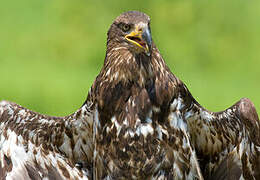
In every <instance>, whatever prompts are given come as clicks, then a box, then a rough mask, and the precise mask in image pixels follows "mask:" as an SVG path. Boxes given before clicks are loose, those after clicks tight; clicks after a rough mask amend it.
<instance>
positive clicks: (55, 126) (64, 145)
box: [0, 100, 93, 179]
mask: <svg viewBox="0 0 260 180" xmlns="http://www.w3.org/2000/svg"><path fill="white" fill-rule="evenodd" d="M92 104H93V103H92V102H91V101H89V100H87V101H86V103H85V104H84V105H83V106H82V107H81V108H80V109H79V110H78V111H76V112H75V113H74V114H72V115H70V116H67V117H51V116H46V115H41V114H38V113H35V112H32V111H30V110H28V109H26V108H23V107H21V106H19V105H17V104H15V103H12V102H8V101H1V102H0V179H43V178H44V177H46V178H49V179H76V178H78V179H87V178H88V177H90V174H91V172H90V171H91V163H92V154H93V140H92V135H93V134H92V131H93V129H92V125H93V113H92V112H93V109H92V108H93V107H92ZM77 165H78V166H82V165H83V166H84V169H82V170H80V169H79V168H78V167H76V166H77ZM80 168H81V167H80Z"/></svg>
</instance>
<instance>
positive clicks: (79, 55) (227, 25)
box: [0, 0, 260, 116]
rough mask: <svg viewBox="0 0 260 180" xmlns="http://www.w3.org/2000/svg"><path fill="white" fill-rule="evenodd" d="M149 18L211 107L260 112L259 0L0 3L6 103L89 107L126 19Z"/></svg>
mask: <svg viewBox="0 0 260 180" xmlns="http://www.w3.org/2000/svg"><path fill="white" fill-rule="evenodd" d="M128 10H139V11H143V12H145V13H147V14H148V15H150V17H151V19H152V22H151V26H152V35H153V40H154V41H155V43H156V44H157V46H158V48H159V49H160V51H161V53H162V55H163V57H164V59H165V61H166V62H167V64H168V65H169V66H170V69H171V70H172V72H173V73H174V74H176V75H177V76H178V77H179V78H180V79H182V80H183V81H184V82H185V84H186V85H187V86H188V88H189V89H190V91H191V92H192V94H193V96H194V97H195V98H196V99H197V100H198V101H199V102H200V103H201V104H202V105H203V106H204V107H206V108H208V109H209V110H212V111H220V110H223V109H224V108H227V107H229V106H230V105H232V104H233V103H235V102H236V101H237V100H239V99H240V98H242V97H249V98H250V99H251V100H252V101H253V102H254V103H255V105H256V108H257V110H258V111H259V112H260V95H259V92H260V83H259V81H260V80H259V79H260V1H257V0H250V1H244V0H229V1H226V0H218V1H206V0H191V1H188V0H174V1H170V0H168V1H139V0H131V1H123V0H121V1H115V0H112V1H100V0H97V1H86V0H74V1H67V0H44V1H43V0H38V1H35V0H27V1H20V0H12V1H2V2H1V3H0V100H2V99H6V100H10V101H14V102H16V103H18V104H21V105H22V106H25V107H27V108H30V109H32V110H34V111H38V112H41V113H44V114H50V115H55V116H63V115H67V114H70V113H72V112H74V111H75V110H76V109H77V108H79V107H80V106H81V105H82V103H83V102H84V100H85V98H86V96H87V93H88V89H89V88H90V86H91V84H92V82H93V81H94V79H95V77H96V76H97V74H98V73H99V71H100V69H101V66H102V64H103V60H104V56H105V45H106V32H107V30H108V28H109V26H110V24H111V23H112V21H113V20H114V18H115V17H117V16H118V15H119V14H120V13H122V12H124V11H128Z"/></svg>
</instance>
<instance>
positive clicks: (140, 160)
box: [95, 88, 189, 179]
mask: <svg viewBox="0 0 260 180" xmlns="http://www.w3.org/2000/svg"><path fill="white" fill-rule="evenodd" d="M134 91H135V90H133V91H132V92H134ZM149 91H150V92H149ZM153 91H154V90H153V88H150V89H149V88H143V89H141V90H140V91H139V92H138V93H136V92H134V93H131V96H129V98H128V99H127V101H126V102H125V103H124V104H122V105H121V106H120V108H119V109H120V110H119V111H118V110H115V111H114V112H113V115H112V116H111V118H110V119H106V120H104V119H103V120H101V121H103V122H104V121H106V123H103V124H102V125H101V126H100V127H99V128H98V129H97V133H96V154H97V157H96V161H95V163H96V173H97V174H98V175H97V176H99V177H106V176H109V177H115V178H116V177H126V178H129V179H133V178H140V177H143V178H145V177H150V176H153V175H154V174H155V173H156V172H158V171H159V170H160V169H163V168H166V169H167V168H170V167H171V166H172V164H173V162H174V161H177V160H176V159H178V158H179V151H180V149H182V146H186V147H185V148H186V149H185V148H184V149H182V151H181V152H182V153H183V152H185V151H186V152H188V150H187V149H189V145H188V146H187V145H186V144H185V145H184V144H183V142H184V143H186V142H187V139H186V140H185V138H186V136H185V133H184V132H183V130H181V129H178V127H176V128H175V127H174V126H175V125H179V124H180V123H177V121H182V119H181V118H182V116H181V115H179V114H178V112H173V114H171V113H170V112H169V110H170V108H169V107H167V105H165V106H166V107H162V106H158V105H156V103H154V100H153V99H152V98H156V97H155V96H154V95H153V94H152V93H153ZM151 92H152V93H151ZM168 106H169V105H168ZM172 116H174V117H176V118H175V119H173V118H172ZM99 117H101V118H104V117H105V116H99ZM173 121H176V122H173ZM180 145H181V146H180ZM174 156H176V157H174ZM177 156H178V157H177ZM185 158H186V157H185ZM180 162H181V161H180Z"/></svg>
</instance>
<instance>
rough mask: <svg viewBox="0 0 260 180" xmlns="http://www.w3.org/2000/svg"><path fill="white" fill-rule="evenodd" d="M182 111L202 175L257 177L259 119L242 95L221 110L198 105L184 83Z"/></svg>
mask: <svg viewBox="0 0 260 180" xmlns="http://www.w3.org/2000/svg"><path fill="white" fill-rule="evenodd" d="M180 97H181V98H182V99H183V102H184V104H185V108H184V109H185V110H184V113H183V116H184V118H185V119H186V121H187V124H188V129H189V132H190V135H191V141H192V143H193V145H194V146H195V149H196V153H197V155H198V158H199V160H200V164H201V167H202V171H204V173H203V174H204V176H205V178H209V179H213V178H216V179H239V178H245V179H260V173H259V170H260V121H259V118H258V115H257V112H256V109H255V107H254V105H253V103H252V102H251V101H250V100H249V99H247V98H243V99H241V100H240V101H238V102H237V103H236V104H234V105H233V106H231V107H230V108H227V109H226V110H224V111H221V112H217V113H215V112H210V111H208V110H206V109H204V108H203V107H202V106H200V104H199V103H197V102H196V100H195V99H194V98H193V97H192V96H191V94H190V93H189V91H188V89H187V87H186V86H183V89H182V92H181V94H180Z"/></svg>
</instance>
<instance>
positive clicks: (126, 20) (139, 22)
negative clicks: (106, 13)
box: [107, 11, 152, 56]
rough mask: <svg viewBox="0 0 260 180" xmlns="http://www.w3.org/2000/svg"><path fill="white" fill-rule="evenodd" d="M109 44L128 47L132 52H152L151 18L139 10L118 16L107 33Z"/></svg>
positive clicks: (148, 54)
mask: <svg viewBox="0 0 260 180" xmlns="http://www.w3.org/2000/svg"><path fill="white" fill-rule="evenodd" d="M107 36H108V46H109V43H112V44H113V45H114V46H115V45H118V46H120V47H126V48H128V49H129V50H130V51H131V52H132V53H136V54H139V53H145V54H146V55H147V56H150V54H151V46H152V37H151V31H150V18H149V16H147V15H146V14H144V13H142V12H138V11H128V12H125V13H123V14H121V15H120V16H118V17H117V18H116V19H115V20H114V22H113V24H112V25H111V26H110V29H109V31H108V33H107Z"/></svg>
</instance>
